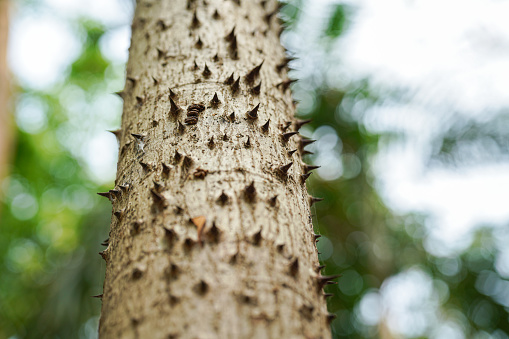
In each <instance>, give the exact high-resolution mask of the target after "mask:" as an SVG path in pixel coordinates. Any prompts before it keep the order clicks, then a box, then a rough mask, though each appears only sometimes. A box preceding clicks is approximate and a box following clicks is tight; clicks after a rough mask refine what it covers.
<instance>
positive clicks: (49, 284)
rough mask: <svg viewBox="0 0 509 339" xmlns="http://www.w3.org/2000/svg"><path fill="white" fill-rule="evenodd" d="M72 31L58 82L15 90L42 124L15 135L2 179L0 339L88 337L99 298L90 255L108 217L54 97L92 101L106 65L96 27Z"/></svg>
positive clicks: (100, 268) (99, 271) (95, 263)
mask: <svg viewBox="0 0 509 339" xmlns="http://www.w3.org/2000/svg"><path fill="white" fill-rule="evenodd" d="M80 26H81V28H83V29H84V31H85V32H86V40H85V43H84V46H83V53H82V54H81V55H80V57H79V58H78V59H77V60H76V61H75V62H74V63H73V64H72V66H71V70H70V73H69V75H68V78H67V80H66V82H65V83H64V84H61V85H56V87H55V88H52V89H49V90H48V91H34V90H29V89H23V88H19V89H18V93H17V97H18V100H17V101H18V103H20V102H23V100H31V101H34V100H35V101H37V102H42V103H44V107H45V108H47V109H46V112H47V116H46V119H47V123H46V126H45V127H44V128H42V129H41V130H40V131H37V132H35V133H27V132H24V131H23V130H21V129H19V130H18V131H17V135H16V145H15V148H16V152H15V158H14V161H13V163H12V165H11V167H10V176H9V177H8V178H7V179H6V180H4V181H3V184H2V190H3V193H4V195H5V199H4V200H3V201H2V204H1V206H0V207H1V212H0V217H1V223H2V236H1V237H0V270H1V272H2V274H0V338H9V337H12V336H14V337H16V338H78V337H79V338H93V337H96V330H97V321H98V315H99V311H100V300H99V299H94V298H91V296H93V295H98V294H100V293H101V291H102V279H103V274H104V265H103V263H102V260H99V259H100V258H99V255H97V253H98V252H99V251H100V250H102V249H103V248H101V246H100V245H99V244H100V243H101V242H102V241H103V240H104V239H105V238H106V237H107V236H108V230H109V220H110V213H111V211H110V208H109V206H108V204H104V203H103V201H100V198H99V197H98V196H96V195H95V193H94V192H97V191H101V190H104V189H105V187H98V185H97V184H95V183H94V182H93V181H92V180H90V179H89V178H88V176H87V175H86V173H85V170H84V168H86V166H84V164H83V163H81V160H79V159H77V158H76V157H75V156H73V154H71V152H70V151H69V149H68V148H67V147H66V145H65V143H66V139H65V138H64V137H63V136H62V135H61V131H62V129H61V127H62V126H63V125H65V124H66V123H67V122H68V119H69V118H68V114H69V113H68V112H66V109H65V108H64V107H62V103H61V100H60V99H59V96H60V95H61V94H62V93H64V92H65V91H66V89H67V88H69V87H70V86H79V88H81V89H82V90H83V91H85V92H89V93H90V94H89V95H91V96H93V91H94V90H95V88H96V87H97V86H98V85H100V84H102V83H104V82H105V71H106V69H107V67H108V65H109V63H108V62H107V61H106V60H105V59H104V58H103V57H102V55H101V53H100V51H99V47H98V42H99V38H100V37H101V36H102V34H103V33H104V31H103V30H102V29H101V27H100V26H98V25H97V24H93V23H90V22H86V21H83V22H81V23H80ZM59 133H60V134H59ZM70 137H71V138H72V136H70ZM14 337H13V338H14Z"/></svg>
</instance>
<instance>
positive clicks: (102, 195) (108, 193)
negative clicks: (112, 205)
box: [97, 192, 113, 201]
mask: <svg viewBox="0 0 509 339" xmlns="http://www.w3.org/2000/svg"><path fill="white" fill-rule="evenodd" d="M97 194H98V195H100V196H101V197H105V198H108V199H110V201H111V200H112V199H113V197H112V195H111V193H110V192H99V193H97Z"/></svg>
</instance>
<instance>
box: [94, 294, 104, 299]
mask: <svg viewBox="0 0 509 339" xmlns="http://www.w3.org/2000/svg"><path fill="white" fill-rule="evenodd" d="M92 298H98V299H102V298H103V295H102V294H98V295H93V296H92Z"/></svg>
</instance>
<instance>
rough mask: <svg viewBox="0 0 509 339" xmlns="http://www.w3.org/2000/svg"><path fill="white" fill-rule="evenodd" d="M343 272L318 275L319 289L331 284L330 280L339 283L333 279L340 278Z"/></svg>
mask: <svg viewBox="0 0 509 339" xmlns="http://www.w3.org/2000/svg"><path fill="white" fill-rule="evenodd" d="M340 276H341V274H334V275H320V276H318V277H317V278H316V279H317V283H318V289H322V288H323V287H324V286H325V285H330V284H329V282H332V283H335V284H337V282H335V281H332V280H333V279H336V278H339V277H340Z"/></svg>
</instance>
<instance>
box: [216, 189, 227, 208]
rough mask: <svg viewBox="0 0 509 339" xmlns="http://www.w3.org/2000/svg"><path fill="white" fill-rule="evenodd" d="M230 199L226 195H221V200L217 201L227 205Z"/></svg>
mask: <svg viewBox="0 0 509 339" xmlns="http://www.w3.org/2000/svg"><path fill="white" fill-rule="evenodd" d="M228 199H229V197H228V196H227V195H226V193H224V191H223V193H221V195H220V196H219V198H218V199H217V200H218V201H219V202H220V203H221V204H222V205H224V204H226V203H227V202H228Z"/></svg>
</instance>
